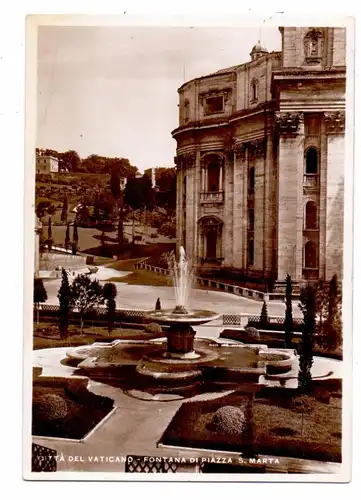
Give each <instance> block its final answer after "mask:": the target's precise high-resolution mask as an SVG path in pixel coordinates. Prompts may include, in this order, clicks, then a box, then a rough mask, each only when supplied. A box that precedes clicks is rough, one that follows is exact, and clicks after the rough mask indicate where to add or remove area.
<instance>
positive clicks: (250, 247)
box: [248, 239, 254, 266]
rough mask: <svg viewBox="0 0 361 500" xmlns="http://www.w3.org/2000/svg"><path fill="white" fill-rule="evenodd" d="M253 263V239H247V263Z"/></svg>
mask: <svg viewBox="0 0 361 500" xmlns="http://www.w3.org/2000/svg"><path fill="white" fill-rule="evenodd" d="M253 263H254V240H253V239H250V240H249V241H248V265H249V266H253Z"/></svg>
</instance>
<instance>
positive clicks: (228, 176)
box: [222, 150, 235, 267]
mask: <svg viewBox="0 0 361 500" xmlns="http://www.w3.org/2000/svg"><path fill="white" fill-rule="evenodd" d="M233 177H234V152H233V151H232V150H230V151H227V152H226V155H225V158H224V162H223V189H224V212H223V213H224V224H223V235H222V236H223V255H222V257H223V259H224V260H223V265H224V266H226V267H232V266H234V250H233V249H234V243H233V242H234V230H233V218H234V215H233V214H234V204H235V200H234V191H233V189H234V181H233Z"/></svg>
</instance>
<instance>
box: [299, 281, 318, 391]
mask: <svg viewBox="0 0 361 500" xmlns="http://www.w3.org/2000/svg"><path fill="white" fill-rule="evenodd" d="M300 302H301V303H300V308H301V311H302V313H303V328H302V343H301V353H300V358H299V372H298V387H299V388H300V389H301V390H302V391H303V392H307V391H308V389H309V388H310V386H311V381H312V376H311V368H312V364H313V339H314V332H315V328H316V291H315V289H314V287H312V286H307V287H306V288H304V289H303V290H301V294H300Z"/></svg>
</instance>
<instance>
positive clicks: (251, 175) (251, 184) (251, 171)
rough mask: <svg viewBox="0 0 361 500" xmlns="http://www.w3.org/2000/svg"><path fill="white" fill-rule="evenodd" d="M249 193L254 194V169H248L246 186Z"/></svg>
mask: <svg viewBox="0 0 361 500" xmlns="http://www.w3.org/2000/svg"><path fill="white" fill-rule="evenodd" d="M248 191H249V193H254V167H251V168H250V169H249V184H248Z"/></svg>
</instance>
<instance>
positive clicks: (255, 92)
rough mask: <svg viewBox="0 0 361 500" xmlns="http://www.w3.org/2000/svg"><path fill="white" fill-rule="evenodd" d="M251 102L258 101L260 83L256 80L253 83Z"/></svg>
mask: <svg viewBox="0 0 361 500" xmlns="http://www.w3.org/2000/svg"><path fill="white" fill-rule="evenodd" d="M251 101H252V102H253V101H258V81H257V80H256V79H255V78H254V79H253V80H252V82H251Z"/></svg>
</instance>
